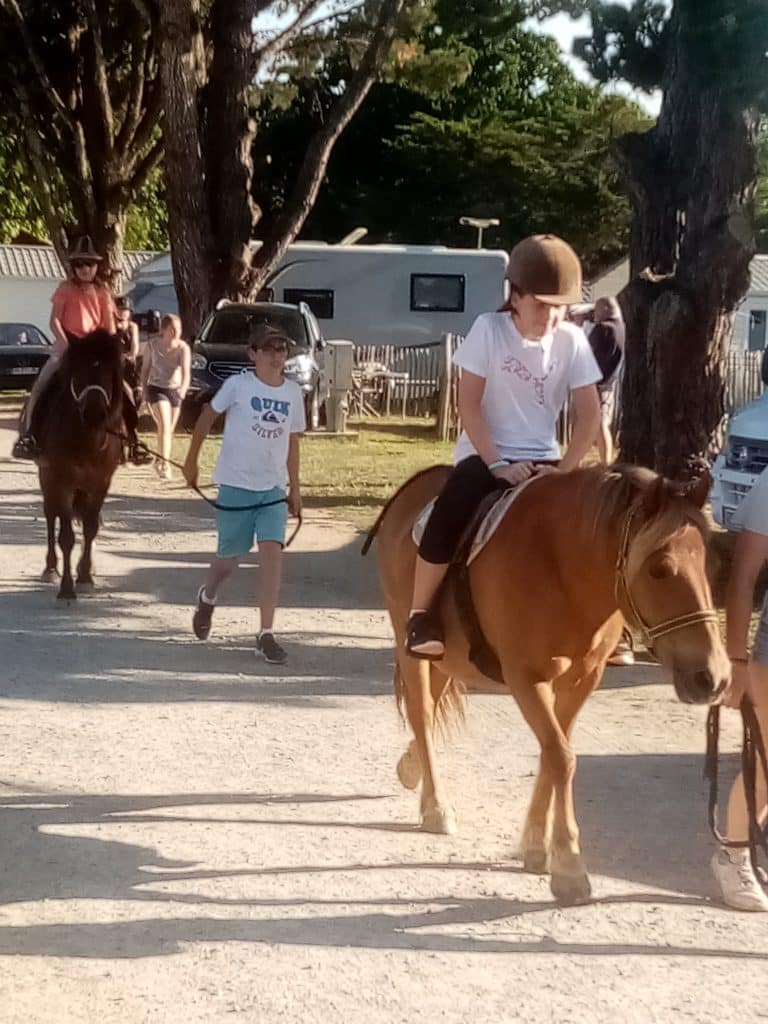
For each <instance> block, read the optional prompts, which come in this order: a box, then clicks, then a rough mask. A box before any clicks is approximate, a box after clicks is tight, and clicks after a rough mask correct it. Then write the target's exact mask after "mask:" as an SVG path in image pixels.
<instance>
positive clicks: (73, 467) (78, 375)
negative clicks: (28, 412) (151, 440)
mask: <svg viewBox="0 0 768 1024" xmlns="http://www.w3.org/2000/svg"><path fill="white" fill-rule="evenodd" d="M41 399H42V400H44V401H45V409H46V411H45V414H44V415H43V416H41V422H42V427H41V430H40V437H39V438H38V441H39V444H40V452H41V454H40V457H39V459H38V474H39V477H40V489H41V491H42V492H43V509H44V511H45V518H46V522H47V526H48V553H47V556H46V560H45V571H44V573H43V580H44V581H45V582H50V583H52V582H54V581H55V579H56V572H57V560H56V543H55V541H56V523H57V521H58V524H59V547H60V548H61V553H62V562H63V569H62V575H61V585H60V587H59V593H58V596H59V597H61V598H65V599H67V600H73V599H74V598H75V596H76V594H75V585H74V581H73V579H72V570H71V555H72V549H73V547H74V544H75V532H74V528H73V525H72V524H73V522H74V521H75V520H77V519H79V520H80V522H81V523H82V524H83V553H82V556H81V558H80V561H79V562H78V564H77V583H78V585H80V586H91V585H92V584H93V566H92V560H91V550H92V547H93V541H94V538H95V537H96V534H97V532H98V529H99V519H100V516H101V506H102V504H103V503H104V498H105V497H106V494H107V491H108V490H109V485H110V482H111V480H112V474H113V473H114V471H115V469H116V468H117V466H118V465H119V463H120V459H121V455H122V449H123V442H122V439H121V438H122V435H123V433H124V426H123V369H122V354H121V349H120V343H119V340H118V339H117V338H115V337H113V336H112V335H111V334H108V333H107V332H106V331H102V330H98V331H94V332H93V333H92V334H88V335H86V336H85V337H84V338H77V339H72V340H71V342H70V345H69V348H68V349H67V351H66V353H65V354H64V356H63V357H62V360H61V365H60V366H59V368H58V369H57V371H56V373H55V374H54V376H53V377H52V378H51V381H50V383H49V386H48V388H47V389H46V392H45V395H44V396H41Z"/></svg>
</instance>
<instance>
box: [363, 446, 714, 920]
mask: <svg viewBox="0 0 768 1024" xmlns="http://www.w3.org/2000/svg"><path fill="white" fill-rule="evenodd" d="M448 472H449V470H448V468H447V467H444V466H437V467H434V468H432V469H429V470H426V471H425V472H423V473H419V474H417V475H416V476H415V477H413V478H411V479H410V480H409V481H408V482H407V483H406V484H404V485H403V487H401V488H400V490H399V491H398V492H397V493H396V494H395V495H394V497H393V498H392V499H391V500H390V501H389V503H388V504H387V505H386V507H385V508H384V510H383V511H382V513H381V515H380V516H379V518H378V520H377V522H376V524H375V525H374V527H373V529H372V530H371V532H370V534H369V536H368V540H367V541H366V545H365V548H364V551H365V550H367V548H368V547H369V546H370V544H371V541H372V539H373V537H374V536H378V557H379V573H380V577H381V582H382V586H383V589H384V595H385V600H386V604H387V608H388V611H389V615H390V618H391V620H392V626H393V629H394V633H395V640H396V654H397V663H396V665H397V667H396V670H395V688H396V694H397V699H398V704H399V705H400V707H401V708H402V705H403V704H404V705H405V711H406V715H407V719H408V722H409V723H410V726H411V729H412V731H413V735H414V740H413V741H412V742H411V744H410V745H409V747H408V750H407V751H406V752H405V754H404V755H403V756H402V757H401V759H400V762H399V763H398V775H399V777H400V781H401V782H402V783H403V785H405V786H406V787H408V788H410V789H415V788H416V787H417V786H418V785H419V783H421V822H422V828H423V829H424V830H426V831H429V832H445V833H449V832H453V831H454V830H455V828H456V823H455V817H454V813H453V810H452V808H451V806H450V802H449V799H448V795H447V793H446V791H445V788H444V785H443V782H442V780H441V778H440V774H439V769H438V764H437V760H436V757H435V746H434V734H435V727H436V725H440V724H447V723H448V722H449V721H450V720H451V719H453V718H455V717H456V716H457V715H458V716H461V714H462V713H463V708H464V704H463V686H464V684H469V685H472V684H473V683H474V684H475V685H477V684H480V685H482V683H483V681H485V682H486V683H487V680H485V677H484V676H482V674H481V673H480V672H479V671H478V669H477V668H476V667H475V666H474V664H473V663H472V662H470V660H469V642H468V639H467V630H466V621H465V620H464V619H463V616H462V613H461V611H460V609H461V608H464V607H466V606H465V604H464V603H462V602H458V603H457V594H456V590H455V587H454V585H452V584H451V583H450V582H449V584H448V585H447V586H445V587H444V588H443V589H442V591H441V593H440V595H439V596H438V601H439V608H440V612H441V615H442V621H443V625H444V628H445V641H446V653H445V657H444V658H443V659H442V660H441V661H438V662H431V663H430V662H427V661H421V660H417V659H414V658H411V657H409V656H408V655H406V653H405V627H406V621H407V618H408V612H409V604H410V599H411V588H412V583H413V572H414V560H415V557H416V546H415V544H414V542H413V540H412V537H411V530H412V527H413V524H414V520H415V519H416V518H417V516H418V514H419V512H420V511H421V510H422V509H423V508H424V507H425V505H426V504H427V502H429V501H430V500H431V499H432V498H434V497H435V496H436V495H437V494H438V493H439V491H440V489H441V487H442V486H443V484H444V482H445V480H446V477H447V475H448ZM708 490H709V479H708V478H703V479H702V480H700V481H698V482H697V483H696V484H694V485H692V486H690V487H688V488H683V487H682V486H679V485H675V484H672V483H671V482H669V481H668V480H665V479H664V478H663V477H659V476H657V475H656V474H655V473H652V472H650V471H649V470H644V469H639V468H635V467H612V468H610V469H606V468H604V467H599V468H598V467H596V468H590V469H579V470H575V471H573V472H570V473H562V474H561V473H551V474H547V475H544V476H542V477H541V478H540V479H536V480H534V481H532V482H531V483H530V484H529V485H528V486H527V487H526V488H525V489H524V490H522V491H521V492H520V494H519V495H518V497H517V498H516V499H515V501H514V502H513V504H512V505H511V507H510V509H509V510H508V512H507V513H506V515H505V516H504V518H503V519H502V521H501V523H500V525H499V527H498V529H497V530H496V532H495V533H494V534H493V536H492V537H491V539H490V540H489V542H488V543H487V545H486V547H485V548H484V549H483V550H482V551H481V552H480V554H479V555H478V556H477V557H476V558H475V559H474V561H472V563H471V565H470V566H469V570H468V586H469V590H470V592H471V597H472V602H473V604H474V608H475V612H476V619H477V622H478V623H479V625H480V627H481V630H482V634H483V635H484V637H485V640H486V642H487V646H488V647H489V648H490V650H491V651H492V652H493V654H495V656H496V659H497V661H498V664H499V666H500V669H501V679H502V682H503V685H504V686H505V687H506V688H507V689H508V690H509V691H510V692H511V693H512V695H513V696H514V698H515V700H516V701H517V703H518V705H519V706H520V710H521V711H522V713H523V716H524V717H525V719H526V721H527V722H528V725H529V726H530V727H531V729H532V730H533V732H534V734H535V735H536V738H537V739H538V741H539V745H540V747H541V759H540V767H539V775H538V778H537V780H536V784H535V787H534V791H533V797H532V799H531V804H530V807H529V810H528V816H527V820H526V824H525V828H524V832H523V840H522V857H523V862H524V865H525V867H526V869H527V870H530V871H534V872H537V873H541V874H544V873H550V874H551V888H552V892H553V894H554V896H555V897H556V898H557V899H558V900H560V901H561V902H562V903H578V902H582V901H584V900H586V899H588V898H589V896H590V893H591V889H590V884H589V878H588V876H587V871H586V867H585V864H584V860H583V858H582V855H581V847H580V843H579V828H578V824H577V821H576V815H575V811H574V803H573V777H574V773H575V769H576V759H575V756H574V753H573V749H572V747H571V741H570V737H571V730H572V728H573V723H574V720H575V718H576V715H577V714H578V712H579V709H580V708H581V706H582V704H583V703H584V701H585V700H586V699H587V697H588V696H589V694H590V693H591V692H592V691H593V690H594V689H595V688H596V687H597V686H598V684H599V683H600V679H601V677H602V675H603V670H604V668H605V665H606V661H607V659H608V657H609V656H610V654H611V652H612V651H613V649H614V647H615V646H616V643H617V641H618V640H619V637H620V635H621V631H622V627H623V625H624V622H625V620H626V621H627V622H628V623H630V624H631V625H632V626H633V627H635V628H636V629H638V630H639V631H640V632H641V633H642V634H643V636H644V639H645V641H646V643H647V644H648V645H649V646H651V647H652V648H653V651H654V653H655V655H656V657H657V658H658V660H659V661H660V662H661V664H662V666H664V667H665V668H666V669H668V670H669V672H670V674H671V676H672V681H673V683H674V687H675V690H676V692H677V696H678V697H679V698H680V700H682V701H685V702H687V703H694V704H710V703H713V702H714V701H715V700H716V699H717V698H718V696H719V695H720V694H721V692H722V691H723V690H724V689H725V687H726V685H727V682H728V679H729V675H730V666H729V662H728V659H727V657H726V654H725V650H724V648H723V645H722V641H721V638H720V632H719V628H718V623H717V616H716V613H715V611H714V609H713V607H712V596H711V593H710V589H709V584H708V582H707V577H706V572H705V544H706V527H705V522H704V518H703V516H702V513H701V507H702V506H703V504H704V501H705V500H706V497H707V494H708ZM449 579H450V577H449Z"/></svg>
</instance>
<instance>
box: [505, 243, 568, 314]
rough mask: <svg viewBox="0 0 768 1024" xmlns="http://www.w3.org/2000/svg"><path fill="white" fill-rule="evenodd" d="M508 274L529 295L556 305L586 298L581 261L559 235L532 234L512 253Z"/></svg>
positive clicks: (519, 289)
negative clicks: (584, 296) (583, 291)
mask: <svg viewBox="0 0 768 1024" xmlns="http://www.w3.org/2000/svg"><path fill="white" fill-rule="evenodd" d="M507 277H508V278H509V281H510V283H511V284H512V285H513V286H514V287H515V288H516V289H517V290H518V291H520V292H522V293H523V294H525V295H533V296H534V297H535V298H537V299H538V300H539V301H540V302H548V303H550V304H551V305H553V306H570V305H572V304H573V303H575V302H582V301H583V296H582V292H581V289H582V273H581V261H580V260H579V257H578V256H577V255H576V253H575V252H574V251H573V249H572V248H571V247H570V245H568V243H567V242H564V241H563V239H562V238H558V237H557V235H531V236H530V238H524V239H523V241H522V242H518V243H517V245H516V246H515V247H514V249H513V250H512V252H511V253H510V254H509V264H508V265H507Z"/></svg>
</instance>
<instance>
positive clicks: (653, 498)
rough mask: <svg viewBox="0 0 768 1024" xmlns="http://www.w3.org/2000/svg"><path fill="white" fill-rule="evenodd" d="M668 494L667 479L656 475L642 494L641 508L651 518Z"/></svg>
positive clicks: (660, 507)
mask: <svg viewBox="0 0 768 1024" xmlns="http://www.w3.org/2000/svg"><path fill="white" fill-rule="evenodd" d="M668 496H669V491H668V487H667V481H666V480H665V479H664V477H663V476H658V477H656V479H655V480H654V481H653V482H652V483H650V484H649V485H648V487H647V488H646V491H645V494H644V495H643V508H644V509H645V511H646V513H647V515H648V517H649V518H652V517H653V516H655V515H658V513H659V512H660V511H661V509H662V506H663V505H664V502H665V501H666V499H667V497H668Z"/></svg>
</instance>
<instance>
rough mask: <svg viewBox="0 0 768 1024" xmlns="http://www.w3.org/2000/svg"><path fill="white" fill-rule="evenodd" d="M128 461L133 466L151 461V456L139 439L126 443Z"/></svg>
mask: <svg viewBox="0 0 768 1024" xmlns="http://www.w3.org/2000/svg"><path fill="white" fill-rule="evenodd" d="M128 461H129V462H131V463H133V465H134V466H147V465H149V463H150V462H151V461H152V456H151V455H150V454H149V452H148V451H147V450H146V448H145V447H144V445H143V444H142V443H141V442H140V441H131V443H130V444H129V445H128Z"/></svg>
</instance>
